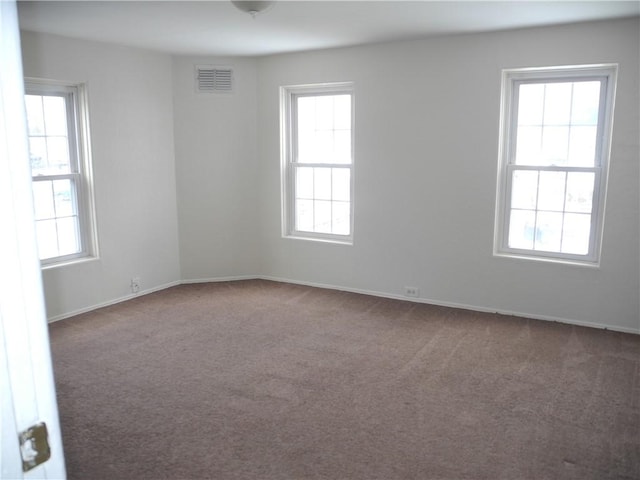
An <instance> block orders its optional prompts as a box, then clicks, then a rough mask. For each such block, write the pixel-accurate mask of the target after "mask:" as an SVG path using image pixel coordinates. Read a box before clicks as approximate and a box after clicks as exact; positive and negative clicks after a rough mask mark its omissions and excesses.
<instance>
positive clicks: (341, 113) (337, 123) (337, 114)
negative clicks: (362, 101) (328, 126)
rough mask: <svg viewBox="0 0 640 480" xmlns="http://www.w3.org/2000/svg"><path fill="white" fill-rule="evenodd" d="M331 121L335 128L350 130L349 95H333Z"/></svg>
mask: <svg viewBox="0 0 640 480" xmlns="http://www.w3.org/2000/svg"><path fill="white" fill-rule="evenodd" d="M333 101H334V104H333V105H334V112H333V122H334V128H335V129H336V130H351V95H335V96H334V97H333Z"/></svg>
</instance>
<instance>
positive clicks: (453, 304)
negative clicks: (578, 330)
mask: <svg viewBox="0 0 640 480" xmlns="http://www.w3.org/2000/svg"><path fill="white" fill-rule="evenodd" d="M257 278H260V279H263V280H272V281H274V282H284V283H293V284H296V285H306V286H309V287H318V288H327V289H330V290H340V291H344V292H351V293H361V294H364V295H372V296H374V297H382V298H391V299H394V300H404V301H407V302H414V303H426V304H429V305H438V306H440V307H451V308H461V309H463V310H471V311H474V312H483V313H497V314H499V315H509V316H514V317H521V318H530V319H534V320H545V321H549V322H558V323H565V324H569V325H577V326H580V327H591V328H599V329H602V330H612V331H616V332H623V333H634V334H636V335H638V334H640V329H638V330H634V329H633V328H626V327H617V326H611V325H605V324H600V323H591V322H583V321H580V320H574V319H569V318H561V317H554V316H550V315H538V314H534V313H526V312H517V311H512V310H501V309H497V308H488V307H479V306H476V305H467V304H464V303H456V302H443V301H439V300H433V299H430V298H415V297H407V296H404V295H397V294H393V293H386V292H378V291H374V290H363V289H358V288H349V287H342V286H336V285H329V284H324V283H315V282H304V281H298V280H292V279H287V278H282V277H271V276H260V277H257Z"/></svg>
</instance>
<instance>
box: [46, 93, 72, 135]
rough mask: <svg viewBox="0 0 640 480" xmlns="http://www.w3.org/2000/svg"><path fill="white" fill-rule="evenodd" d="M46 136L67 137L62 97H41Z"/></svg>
mask: <svg viewBox="0 0 640 480" xmlns="http://www.w3.org/2000/svg"><path fill="white" fill-rule="evenodd" d="M42 103H43V105H44V122H45V129H46V134H47V135H48V136H49V135H61V136H64V137H66V136H67V111H66V107H65V100H64V97H53V96H50V95H47V96H44V97H42Z"/></svg>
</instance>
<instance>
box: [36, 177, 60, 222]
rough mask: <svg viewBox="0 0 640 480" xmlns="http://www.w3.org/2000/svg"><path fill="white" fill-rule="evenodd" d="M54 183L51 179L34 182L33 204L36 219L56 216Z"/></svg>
mask: <svg viewBox="0 0 640 480" xmlns="http://www.w3.org/2000/svg"><path fill="white" fill-rule="evenodd" d="M52 183H53V182H51V181H36V182H33V206H34V214H35V218H36V220H44V219H48V218H54V217H55V207H54V201H53V198H54V197H53V185H52Z"/></svg>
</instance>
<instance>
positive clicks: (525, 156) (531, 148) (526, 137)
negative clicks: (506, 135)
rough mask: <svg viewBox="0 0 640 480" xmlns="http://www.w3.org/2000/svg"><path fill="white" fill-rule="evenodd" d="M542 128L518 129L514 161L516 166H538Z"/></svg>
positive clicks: (540, 155)
mask: <svg viewBox="0 0 640 480" xmlns="http://www.w3.org/2000/svg"><path fill="white" fill-rule="evenodd" d="M541 157H542V127H518V134H517V146H516V161H515V163H517V164H518V165H540V162H541Z"/></svg>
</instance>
